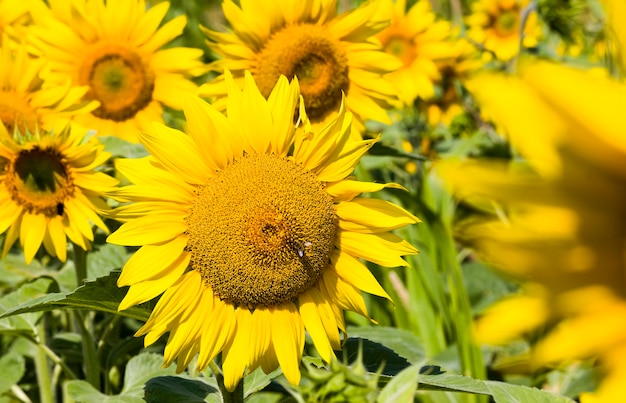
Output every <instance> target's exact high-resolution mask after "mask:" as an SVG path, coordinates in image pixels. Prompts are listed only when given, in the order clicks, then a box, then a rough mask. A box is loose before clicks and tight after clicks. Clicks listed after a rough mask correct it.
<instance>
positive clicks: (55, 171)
mask: <svg viewBox="0 0 626 403" xmlns="http://www.w3.org/2000/svg"><path fill="white" fill-rule="evenodd" d="M2 165H4V166H3V168H4V169H3V171H4V174H5V180H4V183H5V185H6V187H7V190H8V191H9V193H10V194H11V198H12V199H13V200H14V201H15V202H16V203H17V204H18V205H20V206H22V207H23V208H24V209H25V210H26V211H28V212H29V213H31V214H43V215H45V216H47V217H54V216H56V215H63V211H64V203H65V201H66V200H67V199H68V198H70V197H71V196H72V195H73V193H74V186H73V182H72V178H71V175H70V174H69V172H68V168H67V165H66V163H65V161H64V158H63V156H62V155H61V154H60V153H59V152H58V151H57V150H56V149H53V148H41V147H39V146H35V147H33V148H31V149H28V150H22V151H20V152H19V154H18V155H17V158H15V160H13V161H5V163H4V164H2Z"/></svg>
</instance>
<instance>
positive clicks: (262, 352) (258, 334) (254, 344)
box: [249, 307, 272, 371]
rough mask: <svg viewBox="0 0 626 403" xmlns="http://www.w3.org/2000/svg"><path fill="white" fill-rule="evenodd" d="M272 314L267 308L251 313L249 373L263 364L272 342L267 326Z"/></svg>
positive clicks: (257, 309)
mask: <svg viewBox="0 0 626 403" xmlns="http://www.w3.org/2000/svg"><path fill="white" fill-rule="evenodd" d="M271 318H272V314H271V312H270V311H269V310H268V308H267V307H257V308H256V309H255V310H254V312H252V319H251V322H250V334H253V335H254V337H251V338H250V346H249V350H250V353H249V356H250V368H249V371H254V370H255V369H256V368H257V367H258V366H259V365H261V363H262V362H263V357H265V356H266V355H267V352H268V349H269V348H270V345H271V341H272V331H271V329H269V328H268V326H267V324H268V323H271V320H272V319H271Z"/></svg>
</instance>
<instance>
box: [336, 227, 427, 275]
mask: <svg viewBox="0 0 626 403" xmlns="http://www.w3.org/2000/svg"><path fill="white" fill-rule="evenodd" d="M338 239H339V243H338V245H337V246H338V247H339V249H340V250H341V251H342V252H346V253H349V254H350V255H352V256H355V257H362V258H363V259H366V260H369V261H370V262H374V263H376V264H379V265H381V266H386V267H398V266H408V264H407V263H406V262H405V261H404V260H403V259H402V258H401V256H404V255H413V254H416V253H418V251H417V249H415V248H414V247H413V246H411V244H409V243H408V242H406V241H405V240H403V239H402V238H400V237H399V236H397V235H394V234H390V233H381V234H361V233H358V232H351V231H343V230H340V231H339V237H338Z"/></svg>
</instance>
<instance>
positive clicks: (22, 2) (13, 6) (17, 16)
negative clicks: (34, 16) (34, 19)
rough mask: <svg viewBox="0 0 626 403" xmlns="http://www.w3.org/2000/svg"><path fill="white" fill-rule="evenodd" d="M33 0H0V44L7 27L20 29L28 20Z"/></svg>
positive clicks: (3, 39)
mask: <svg viewBox="0 0 626 403" xmlns="http://www.w3.org/2000/svg"><path fill="white" fill-rule="evenodd" d="M34 1H36V0H0V45H2V43H3V42H4V41H5V38H4V35H5V34H6V33H5V30H6V29H7V28H9V27H13V28H15V29H16V30H17V31H20V30H21V27H23V26H24V25H26V24H27V23H29V22H30V20H31V17H30V11H31V7H32V4H33V2H34ZM9 30H10V29H9Z"/></svg>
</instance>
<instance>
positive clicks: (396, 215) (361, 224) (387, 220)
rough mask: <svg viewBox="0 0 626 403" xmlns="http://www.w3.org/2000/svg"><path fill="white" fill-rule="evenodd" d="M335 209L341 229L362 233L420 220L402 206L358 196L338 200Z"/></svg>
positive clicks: (402, 225)
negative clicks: (342, 200)
mask: <svg viewBox="0 0 626 403" xmlns="http://www.w3.org/2000/svg"><path fill="white" fill-rule="evenodd" d="M335 211H336V212H337V216H338V217H339V218H340V220H339V226H340V227H341V228H342V229H345V230H348V231H356V232H363V233H373V232H383V231H391V230H394V229H397V228H401V227H404V226H406V225H409V224H414V223H418V222H420V220H419V218H417V217H415V216H414V215H413V214H411V213H409V212H408V211H406V210H405V209H403V208H402V207H400V206H397V205H395V204H393V203H390V202H388V201H386V200H380V199H366V198H359V199H354V200H352V201H350V202H340V203H339V204H337V205H336V206H335Z"/></svg>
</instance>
